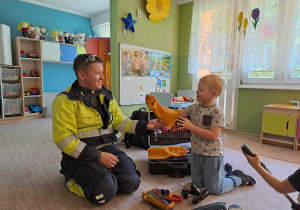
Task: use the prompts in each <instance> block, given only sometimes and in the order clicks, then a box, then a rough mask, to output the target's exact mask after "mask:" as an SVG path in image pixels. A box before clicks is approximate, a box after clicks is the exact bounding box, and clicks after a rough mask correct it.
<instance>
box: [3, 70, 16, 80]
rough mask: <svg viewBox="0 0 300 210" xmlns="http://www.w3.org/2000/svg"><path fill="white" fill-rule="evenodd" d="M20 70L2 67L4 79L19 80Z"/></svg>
mask: <svg viewBox="0 0 300 210" xmlns="http://www.w3.org/2000/svg"><path fill="white" fill-rule="evenodd" d="M19 71H20V70H19V69H17V68H14V69H6V68H2V73H1V74H2V80H19V79H20V78H19V75H20V72H19Z"/></svg>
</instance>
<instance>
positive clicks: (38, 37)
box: [34, 26, 41, 39]
mask: <svg viewBox="0 0 300 210" xmlns="http://www.w3.org/2000/svg"><path fill="white" fill-rule="evenodd" d="M34 32H35V38H36V39H40V38H41V29H40V27H38V26H35V27H34Z"/></svg>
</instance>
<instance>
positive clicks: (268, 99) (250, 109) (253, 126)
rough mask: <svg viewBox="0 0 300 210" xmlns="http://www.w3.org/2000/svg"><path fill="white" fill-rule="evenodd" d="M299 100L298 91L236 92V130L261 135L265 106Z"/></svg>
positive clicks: (262, 90) (248, 90) (299, 93)
mask: <svg viewBox="0 0 300 210" xmlns="http://www.w3.org/2000/svg"><path fill="white" fill-rule="evenodd" d="M290 100H296V101H299V100H300V91H299V90H270V89H242V88H240V89H239V90H238V107H237V118H236V130H237V131H239V132H244V133H252V134H258V135H260V133H261V122H262V110H263V106H264V105H266V104H290V105H292V103H289V101H290Z"/></svg>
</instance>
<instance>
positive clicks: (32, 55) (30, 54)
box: [26, 51, 39, 58]
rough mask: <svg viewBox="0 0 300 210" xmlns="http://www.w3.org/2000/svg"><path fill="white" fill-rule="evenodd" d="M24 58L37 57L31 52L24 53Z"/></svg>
mask: <svg viewBox="0 0 300 210" xmlns="http://www.w3.org/2000/svg"><path fill="white" fill-rule="evenodd" d="M26 58H39V56H38V55H37V54H35V53H33V52H31V51H28V52H27V53H26Z"/></svg>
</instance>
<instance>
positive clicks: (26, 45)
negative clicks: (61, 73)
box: [13, 37, 43, 118]
mask: <svg viewBox="0 0 300 210" xmlns="http://www.w3.org/2000/svg"><path fill="white" fill-rule="evenodd" d="M13 46H14V52H15V53H14V62H15V63H16V64H17V65H18V66H21V67H22V74H23V75H22V77H23V79H22V83H23V90H22V92H23V91H24V92H25V91H26V92H29V93H30V94H29V95H27V94H26V95H24V96H23V97H24V106H23V112H24V115H25V118H41V117H43V113H30V112H25V110H24V107H25V105H26V106H29V105H30V104H38V106H40V107H43V67H42V59H41V58H42V57H43V53H42V46H41V41H40V40H38V39H30V38H25V37H16V38H15V39H14V43H13ZM21 50H22V51H23V52H25V54H26V53H31V54H34V55H35V56H33V57H31V58H30V57H29V58H28V57H21V53H20V51H21ZM34 89H37V93H36V92H34V91H33V90H34Z"/></svg>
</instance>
